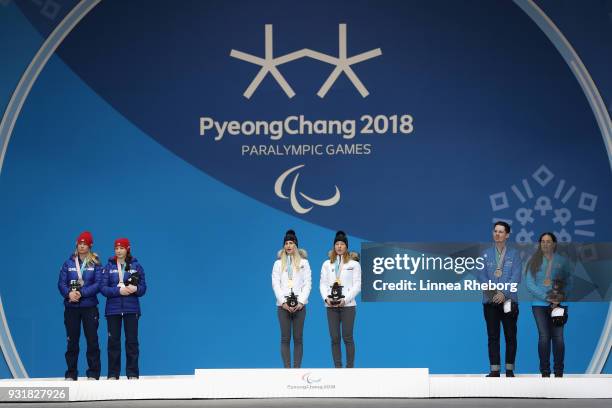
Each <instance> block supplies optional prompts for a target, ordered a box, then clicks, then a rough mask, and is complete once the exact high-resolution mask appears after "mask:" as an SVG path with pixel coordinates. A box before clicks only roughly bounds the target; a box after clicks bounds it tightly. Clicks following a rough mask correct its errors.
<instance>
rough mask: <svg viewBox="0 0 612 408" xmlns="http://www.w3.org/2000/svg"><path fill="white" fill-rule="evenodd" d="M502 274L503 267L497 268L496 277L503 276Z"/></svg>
mask: <svg viewBox="0 0 612 408" xmlns="http://www.w3.org/2000/svg"><path fill="white" fill-rule="evenodd" d="M501 276H502V270H501V269H499V268H498V269H496V270H495V277H496V278H501Z"/></svg>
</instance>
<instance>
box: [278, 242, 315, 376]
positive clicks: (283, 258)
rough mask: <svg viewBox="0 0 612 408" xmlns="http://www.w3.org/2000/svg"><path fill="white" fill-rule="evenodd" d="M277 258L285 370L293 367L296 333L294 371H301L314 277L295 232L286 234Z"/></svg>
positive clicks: (282, 355)
mask: <svg viewBox="0 0 612 408" xmlns="http://www.w3.org/2000/svg"><path fill="white" fill-rule="evenodd" d="M277 258H278V259H277V260H276V262H274V266H273V267H272V289H274V296H275V297H276V306H277V315H278V322H279V324H280V330H281V357H282V359H283V365H284V367H285V368H291V348H290V342H291V334H292V333H293V368H300V366H301V365H302V354H303V345H302V333H303V330H304V319H305V318H306V304H307V303H308V295H310V289H311V287H312V278H311V272H310V264H309V263H308V260H307V259H306V258H307V255H306V251H304V250H302V249H298V239H297V236H296V235H295V231H293V230H288V231H287V232H286V233H285V238H284V240H283V248H282V249H281V250H280V251H278V255H277Z"/></svg>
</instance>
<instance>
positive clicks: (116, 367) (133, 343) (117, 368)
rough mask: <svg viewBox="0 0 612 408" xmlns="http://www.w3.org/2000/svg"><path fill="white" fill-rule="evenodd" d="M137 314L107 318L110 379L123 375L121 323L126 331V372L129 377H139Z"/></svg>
mask: <svg viewBox="0 0 612 408" xmlns="http://www.w3.org/2000/svg"><path fill="white" fill-rule="evenodd" d="M139 318H140V316H139V315H138V314H135V313H126V314H123V315H113V316H106V323H107V325H108V377H116V378H118V377H119V373H121V323H122V322H123V328H124V331H125V367H126V369H125V371H126V375H127V376H128V377H138V376H139V370H138V355H139V348H138V319H139Z"/></svg>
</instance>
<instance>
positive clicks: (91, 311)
mask: <svg viewBox="0 0 612 408" xmlns="http://www.w3.org/2000/svg"><path fill="white" fill-rule="evenodd" d="M99 317H100V316H99V314H98V307H97V306H92V307H82V308H81V307H75V308H70V307H66V308H64V326H66V339H67V341H68V343H67V347H66V365H67V366H68V369H67V370H66V373H65V374H64V376H65V377H66V378H73V379H75V380H76V379H77V376H78V374H79V372H78V361H79V340H80V338H81V324H82V325H83V332H84V333H85V339H86V340H87V366H88V369H87V377H93V378H96V379H97V378H100V346H99V345H98V324H99V321H98V320H99Z"/></svg>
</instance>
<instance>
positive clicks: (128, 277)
mask: <svg viewBox="0 0 612 408" xmlns="http://www.w3.org/2000/svg"><path fill="white" fill-rule="evenodd" d="M100 291H101V292H102V294H103V295H104V296H106V298H107V299H106V312H105V315H106V322H107V325H108V379H109V380H118V379H119V373H120V372H121V323H123V328H124V332H125V354H126V375H127V377H128V379H138V377H139V375H140V373H139V370H138V354H139V347H138V319H139V318H140V315H141V313H140V301H139V298H140V297H141V296H144V294H145V293H146V291H147V284H146V281H145V274H144V269H142V266H141V265H140V264H139V263H138V260H137V259H136V258H134V257H133V256H132V255H131V253H130V241H129V240H128V239H127V238H119V239H117V240H115V256H114V257H112V258H110V259H109V260H108V264H106V266H105V267H104V270H103V271H102V283H101V285H100Z"/></svg>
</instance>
